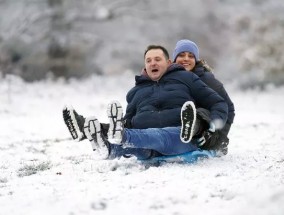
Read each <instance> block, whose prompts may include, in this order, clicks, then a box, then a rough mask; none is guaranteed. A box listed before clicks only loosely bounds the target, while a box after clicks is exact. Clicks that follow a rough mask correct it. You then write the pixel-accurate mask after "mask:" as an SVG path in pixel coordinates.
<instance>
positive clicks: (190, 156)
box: [142, 149, 217, 164]
mask: <svg viewBox="0 0 284 215" xmlns="http://www.w3.org/2000/svg"><path fill="white" fill-rule="evenodd" d="M216 156H217V153H216V151H214V150H201V149H200V150H196V151H192V152H187V153H184V154H179V155H165V156H160V157H154V158H151V159H149V160H143V161H142V162H145V163H150V164H155V163H156V164H159V163H196V162H197V161H198V160H200V159H208V158H213V157H216Z"/></svg>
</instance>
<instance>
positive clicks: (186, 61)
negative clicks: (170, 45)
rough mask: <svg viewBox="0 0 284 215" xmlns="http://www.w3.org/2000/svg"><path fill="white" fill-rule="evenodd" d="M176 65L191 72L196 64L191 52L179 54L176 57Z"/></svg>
mask: <svg viewBox="0 0 284 215" xmlns="http://www.w3.org/2000/svg"><path fill="white" fill-rule="evenodd" d="M176 63H178V64H181V65H183V66H184V68H185V69H186V71H191V70H192V69H193V68H194V67H195V64H196V61H195V57H194V54H192V53H191V52H181V53H180V54H179V55H178V56H177V59H176Z"/></svg>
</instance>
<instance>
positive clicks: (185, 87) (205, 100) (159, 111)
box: [125, 64, 228, 129]
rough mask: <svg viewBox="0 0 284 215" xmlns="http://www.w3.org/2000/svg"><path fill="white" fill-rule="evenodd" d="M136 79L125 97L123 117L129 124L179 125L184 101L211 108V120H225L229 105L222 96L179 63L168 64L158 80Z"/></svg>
mask: <svg viewBox="0 0 284 215" xmlns="http://www.w3.org/2000/svg"><path fill="white" fill-rule="evenodd" d="M135 79H136V86H135V87H134V88H132V89H131V90H130V91H129V92H128V94H127V97H126V99H127V103H128V105H127V109H126V114H125V120H126V124H127V125H128V127H132V128H140V129H143V128H163V127H172V126H180V125H181V118H180V111H181V107H182V105H183V104H184V103H185V102H186V101H193V102H195V104H196V106H198V107H203V108H205V109H207V110H210V118H211V120H221V121H222V122H223V125H224V124H225V122H226V121H227V117H228V106H227V104H226V102H225V101H224V99H223V98H222V97H220V96H219V95H218V94H217V93H216V92H215V91H213V90H212V89H210V88H209V87H208V86H207V85H206V84H204V83H203V82H202V81H201V80H200V78H199V77H198V76H197V75H195V74H194V73H190V72H187V71H185V70H184V68H183V67H182V66H180V65H177V64H173V65H171V66H170V67H169V68H168V70H167V72H166V73H165V74H164V76H163V77H162V78H161V79H160V80H159V81H152V80H151V79H150V78H148V77H147V76H144V75H141V76H136V77H135ZM130 125H131V126H130Z"/></svg>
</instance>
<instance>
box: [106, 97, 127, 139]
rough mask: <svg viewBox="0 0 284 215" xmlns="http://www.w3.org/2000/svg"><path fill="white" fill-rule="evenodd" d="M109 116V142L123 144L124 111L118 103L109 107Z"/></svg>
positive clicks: (115, 102) (113, 103)
mask: <svg viewBox="0 0 284 215" xmlns="http://www.w3.org/2000/svg"><path fill="white" fill-rule="evenodd" d="M107 116H108V118H109V122H110V123H109V130H108V140H109V141H111V142H112V143H114V144H121V139H122V130H123V125H122V123H123V122H122V119H123V109H122V106H121V104H120V103H119V102H118V101H114V102H112V103H110V104H109V105H108V108H107Z"/></svg>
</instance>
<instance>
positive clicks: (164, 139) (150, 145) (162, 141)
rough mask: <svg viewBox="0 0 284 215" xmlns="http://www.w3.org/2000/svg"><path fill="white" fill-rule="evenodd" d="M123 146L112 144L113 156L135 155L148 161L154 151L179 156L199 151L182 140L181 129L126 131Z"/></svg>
mask: <svg viewBox="0 0 284 215" xmlns="http://www.w3.org/2000/svg"><path fill="white" fill-rule="evenodd" d="M122 144H123V146H115V145H113V144H110V148H111V150H110V151H111V155H112V156H114V155H115V156H122V155H124V154H129V155H131V154H133V155H134V156H136V157H138V159H139V157H141V158H142V159H147V158H146V157H147V156H150V153H151V151H152V150H154V151H157V152H159V153H161V154H163V155H177V154H182V153H186V152H191V151H195V150H197V147H196V146H195V145H193V144H191V143H183V142H182V141H181V140H180V127H166V128H148V129H125V130H124V135H123V140H122ZM140 155H141V156H140Z"/></svg>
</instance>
